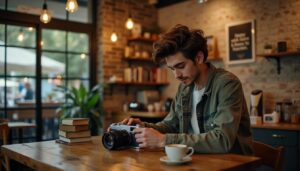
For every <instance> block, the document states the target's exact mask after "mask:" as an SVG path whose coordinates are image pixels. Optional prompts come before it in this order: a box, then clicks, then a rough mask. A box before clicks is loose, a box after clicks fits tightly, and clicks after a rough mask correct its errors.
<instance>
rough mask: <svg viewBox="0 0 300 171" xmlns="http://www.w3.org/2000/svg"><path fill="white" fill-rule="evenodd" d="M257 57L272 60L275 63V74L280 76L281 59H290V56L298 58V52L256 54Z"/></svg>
mask: <svg viewBox="0 0 300 171" xmlns="http://www.w3.org/2000/svg"><path fill="white" fill-rule="evenodd" d="M257 56H259V57H264V58H266V59H268V60H269V59H274V60H276V62H277V73H278V74H280V71H281V61H280V59H281V58H283V57H291V56H299V57H300V52H297V51H295V52H278V53H270V54H258V55H257Z"/></svg>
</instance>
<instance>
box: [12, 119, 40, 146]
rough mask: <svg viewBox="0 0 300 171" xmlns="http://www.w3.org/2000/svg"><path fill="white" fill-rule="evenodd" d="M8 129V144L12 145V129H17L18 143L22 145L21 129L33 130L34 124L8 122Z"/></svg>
mask: <svg viewBox="0 0 300 171" xmlns="http://www.w3.org/2000/svg"><path fill="white" fill-rule="evenodd" d="M7 124H8V127H9V130H10V134H9V136H10V137H9V141H10V142H9V143H10V144H11V143H12V133H11V132H12V129H18V142H19V143H22V142H23V129H25V128H35V127H36V124H33V123H28V122H8V123H7Z"/></svg>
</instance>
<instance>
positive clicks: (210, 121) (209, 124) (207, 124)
mask: <svg viewBox="0 0 300 171" xmlns="http://www.w3.org/2000/svg"><path fill="white" fill-rule="evenodd" d="M216 113H217V112H212V113H210V114H209V115H207V116H205V118H204V120H205V121H204V129H205V132H208V131H211V130H213V129H214V128H215V127H217V125H216V124H215V122H214V117H215V114H216Z"/></svg>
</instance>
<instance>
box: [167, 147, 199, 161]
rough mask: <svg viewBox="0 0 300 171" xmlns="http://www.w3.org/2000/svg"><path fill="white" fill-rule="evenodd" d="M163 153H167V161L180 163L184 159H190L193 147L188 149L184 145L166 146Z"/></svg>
mask: <svg viewBox="0 0 300 171" xmlns="http://www.w3.org/2000/svg"><path fill="white" fill-rule="evenodd" d="M165 151H166V153H167V156H168V159H169V160H170V161H174V162H177V161H181V160H182V159H183V158H185V157H190V156H191V155H192V154H193V153H194V149H193V147H188V146H187V145H184V144H169V145H166V146H165ZM189 151H190V152H189ZM188 152H189V153H188ZM187 153H188V154H187Z"/></svg>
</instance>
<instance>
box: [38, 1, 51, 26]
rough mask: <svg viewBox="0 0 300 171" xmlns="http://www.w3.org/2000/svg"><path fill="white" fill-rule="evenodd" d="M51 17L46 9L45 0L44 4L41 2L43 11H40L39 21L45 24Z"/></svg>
mask: <svg viewBox="0 0 300 171" xmlns="http://www.w3.org/2000/svg"><path fill="white" fill-rule="evenodd" d="M51 17H52V16H51V14H50V12H49V11H48V8H47V3H46V0H45V1H44V4H43V11H42V14H41V17H40V20H41V22H43V23H45V24H47V23H49V22H50V21H51Z"/></svg>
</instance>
